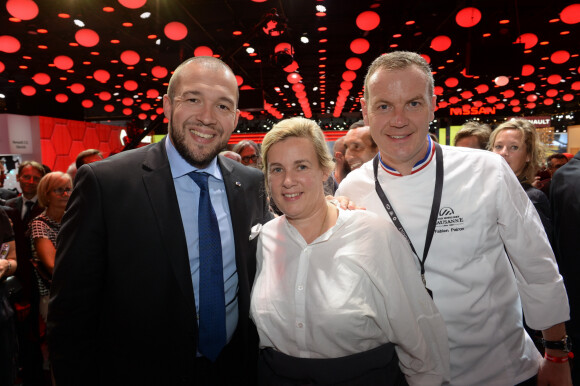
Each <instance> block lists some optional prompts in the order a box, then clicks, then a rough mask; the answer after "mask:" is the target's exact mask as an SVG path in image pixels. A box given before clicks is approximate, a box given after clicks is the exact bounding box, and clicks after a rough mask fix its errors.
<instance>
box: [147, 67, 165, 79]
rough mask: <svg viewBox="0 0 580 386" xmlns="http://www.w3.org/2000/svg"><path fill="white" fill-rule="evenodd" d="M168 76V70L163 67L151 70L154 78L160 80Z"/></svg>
mask: <svg viewBox="0 0 580 386" xmlns="http://www.w3.org/2000/svg"><path fill="white" fill-rule="evenodd" d="M167 74H168V72H167V68H165V67H162V66H155V67H153V68H152V69H151V75H153V76H154V77H156V78H158V79H162V78H165V77H166V76H167Z"/></svg>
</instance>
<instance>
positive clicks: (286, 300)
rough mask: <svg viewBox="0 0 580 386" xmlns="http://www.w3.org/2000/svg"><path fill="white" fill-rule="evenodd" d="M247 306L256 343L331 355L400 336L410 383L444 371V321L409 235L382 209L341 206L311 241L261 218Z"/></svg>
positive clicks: (433, 379) (303, 354) (281, 220)
mask: <svg viewBox="0 0 580 386" xmlns="http://www.w3.org/2000/svg"><path fill="white" fill-rule="evenodd" d="M257 258H258V261H257V273H256V280H255V282H254V287H253V290H252V302H251V306H250V312H251V316H252V319H253V320H254V322H255V324H256V326H257V328H258V333H259V335H260V346H261V347H262V348H264V347H273V348H274V349H276V350H278V351H280V352H282V353H284V354H287V355H291V356H294V357H300V358H336V357H342V356H346V355H351V354H355V353H360V352H364V351H367V350H370V349H373V348H375V347H378V346H380V345H382V344H384V343H388V342H392V343H394V344H396V345H397V346H396V351H397V354H398V356H399V361H400V367H401V370H402V371H403V373H404V374H405V375H406V376H407V381H408V382H409V383H410V384H412V385H413V384H417V385H418V384H422V385H427V384H429V385H434V384H440V383H441V382H442V381H443V380H444V379H448V378H449V362H448V361H449V349H448V343H447V333H446V329H445V324H444V321H443V319H442V318H441V316H440V314H439V312H438V310H437V309H436V307H435V305H434V303H433V301H432V300H431V298H430V297H429V295H428V294H427V291H426V290H425V287H424V286H423V283H422V282H421V279H420V276H419V274H418V272H417V271H416V268H415V265H414V263H413V257H412V252H411V250H410V247H409V245H408V243H407V242H406V240H405V239H404V238H403V237H402V236H401V235H400V233H399V232H398V231H397V230H396V228H395V227H394V226H393V225H392V224H390V223H389V222H388V221H386V220H385V219H382V218H380V217H379V216H377V215H375V214H372V213H369V212H365V211H342V210H340V211H339V216H338V220H337V223H336V225H335V226H333V227H332V228H331V229H329V230H328V231H327V232H325V233H324V234H323V235H321V236H320V237H318V238H317V239H316V240H315V241H313V242H312V243H311V244H307V243H306V242H305V241H304V239H303V238H302V236H301V235H300V233H299V232H298V231H297V230H296V229H295V228H294V227H293V226H292V225H290V223H289V222H288V221H287V219H286V217H285V216H281V217H278V218H276V219H274V220H272V221H270V222H268V223H267V224H265V225H264V227H263V228H262V230H261V232H260V238H259V241H258V252H257Z"/></svg>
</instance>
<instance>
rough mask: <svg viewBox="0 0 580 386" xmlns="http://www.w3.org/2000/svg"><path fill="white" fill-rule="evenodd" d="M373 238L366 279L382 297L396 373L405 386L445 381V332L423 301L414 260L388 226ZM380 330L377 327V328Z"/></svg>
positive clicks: (432, 309) (434, 310)
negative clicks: (371, 267)
mask: <svg viewBox="0 0 580 386" xmlns="http://www.w3.org/2000/svg"><path fill="white" fill-rule="evenodd" d="M383 229H385V231H384V233H383V232H381V236H380V237H379V235H376V236H377V237H374V239H378V240H380V241H379V243H378V244H379V245H377V246H376V247H375V248H376V249H375V251H382V252H381V253H380V254H378V255H377V256H376V257H378V259H375V260H379V262H378V263H377V267H376V274H375V275H372V277H371V279H372V280H373V281H374V282H375V285H376V286H377V287H378V289H379V291H380V292H381V293H382V294H383V301H384V305H382V307H384V309H385V311H386V312H385V313H386V326H385V327H384V329H385V332H386V333H387V335H388V337H389V341H391V342H392V343H395V344H396V345H397V346H396V351H397V355H398V357H399V362H400V367H401V370H402V371H403V373H404V374H405V376H406V378H407V382H408V383H409V384H410V385H435V384H441V383H443V382H444V381H449V371H450V370H449V344H448V340H447V329H446V326H445V322H444V321H443V318H442V317H441V315H440V314H439V311H438V309H437V308H436V306H435V303H433V300H432V299H431V298H430V297H429V295H428V293H427V291H426V289H425V286H424V285H423V283H422V281H421V277H420V274H419V271H418V270H417V267H416V265H415V262H414V259H415V256H414V255H413V254H412V252H411V248H410V247H409V244H408V242H407V241H406V240H405V239H404V238H403V236H402V235H401V234H400V233H399V231H398V230H397V229H396V228H395V227H394V226H392V224H390V223H389V224H388V227H386V226H385V225H383ZM381 328H383V326H381Z"/></svg>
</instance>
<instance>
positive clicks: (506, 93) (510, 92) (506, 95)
mask: <svg viewBox="0 0 580 386" xmlns="http://www.w3.org/2000/svg"><path fill="white" fill-rule="evenodd" d="M502 94H503V97H504V98H511V97H513V96H514V95H516V93H515V92H514V90H505V91H504V92H503V93H502Z"/></svg>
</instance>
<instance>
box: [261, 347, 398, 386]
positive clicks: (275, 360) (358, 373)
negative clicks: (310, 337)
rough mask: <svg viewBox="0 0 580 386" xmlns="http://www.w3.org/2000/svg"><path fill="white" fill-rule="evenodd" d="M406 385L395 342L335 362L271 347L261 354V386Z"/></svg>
mask: <svg viewBox="0 0 580 386" xmlns="http://www.w3.org/2000/svg"><path fill="white" fill-rule="evenodd" d="M406 384H407V382H406V381H405V376H404V375H403V373H402V372H401V370H400V368H399V358H398V357H397V354H396V353H395V345H394V344H392V343H387V344H385V345H382V346H379V347H377V348H375V349H372V350H369V351H365V352H362V353H357V354H353V355H349V356H345V357H340V358H332V359H309V358H296V357H291V356H288V355H285V354H282V353H280V352H278V351H275V350H273V349H271V348H268V349H265V350H262V351H261V352H260V357H259V359H258V385H261V386H302V385H333V386H347V385H348V386H375V385H376V386H378V385H381V386H383V385H397V386H398V385H406Z"/></svg>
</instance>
